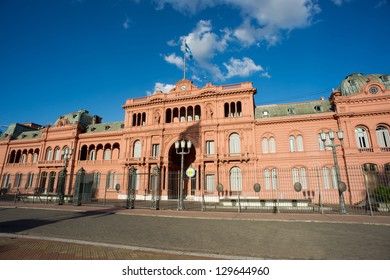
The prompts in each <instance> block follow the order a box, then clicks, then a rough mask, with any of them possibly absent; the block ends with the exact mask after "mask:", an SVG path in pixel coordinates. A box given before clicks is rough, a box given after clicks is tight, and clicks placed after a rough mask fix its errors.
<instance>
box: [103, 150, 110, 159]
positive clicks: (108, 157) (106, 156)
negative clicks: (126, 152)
mask: <svg viewBox="0 0 390 280" xmlns="http://www.w3.org/2000/svg"><path fill="white" fill-rule="evenodd" d="M110 159H111V148H106V149H105V150H104V160H110Z"/></svg>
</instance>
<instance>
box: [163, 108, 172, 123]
mask: <svg viewBox="0 0 390 280" xmlns="http://www.w3.org/2000/svg"><path fill="white" fill-rule="evenodd" d="M165 122H166V123H171V122H172V110H171V109H169V108H168V109H167V110H166V111H165Z"/></svg>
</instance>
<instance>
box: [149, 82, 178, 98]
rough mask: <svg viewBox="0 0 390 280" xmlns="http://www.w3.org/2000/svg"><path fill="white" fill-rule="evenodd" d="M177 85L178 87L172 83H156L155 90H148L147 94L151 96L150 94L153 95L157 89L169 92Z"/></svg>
mask: <svg viewBox="0 0 390 280" xmlns="http://www.w3.org/2000/svg"><path fill="white" fill-rule="evenodd" d="M175 87H176V85H172V84H163V83H155V85H154V90H153V91H147V92H146V94H147V95H148V96H150V95H153V94H154V93H155V92H157V91H162V92H163V93H169V92H170V91H171V90H172V89H174V88H175Z"/></svg>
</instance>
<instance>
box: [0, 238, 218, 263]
mask: <svg viewBox="0 0 390 280" xmlns="http://www.w3.org/2000/svg"><path fill="white" fill-rule="evenodd" d="M177 259H180V260H199V259H211V258H206V257H200V256H188V255H183V254H180V255H177V254H167V253H159V252H145V251H136V250H130V249H120V248H109V247H103V246H99V245H83V244H72V243H67V242H60V241H50V240H37V239H30V238H29V239H27V238H19V237H0V260H177Z"/></svg>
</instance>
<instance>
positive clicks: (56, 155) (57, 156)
mask: <svg viewBox="0 0 390 280" xmlns="http://www.w3.org/2000/svg"><path fill="white" fill-rule="evenodd" d="M60 159H61V150H60V147H56V148H55V149H54V160H60Z"/></svg>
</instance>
